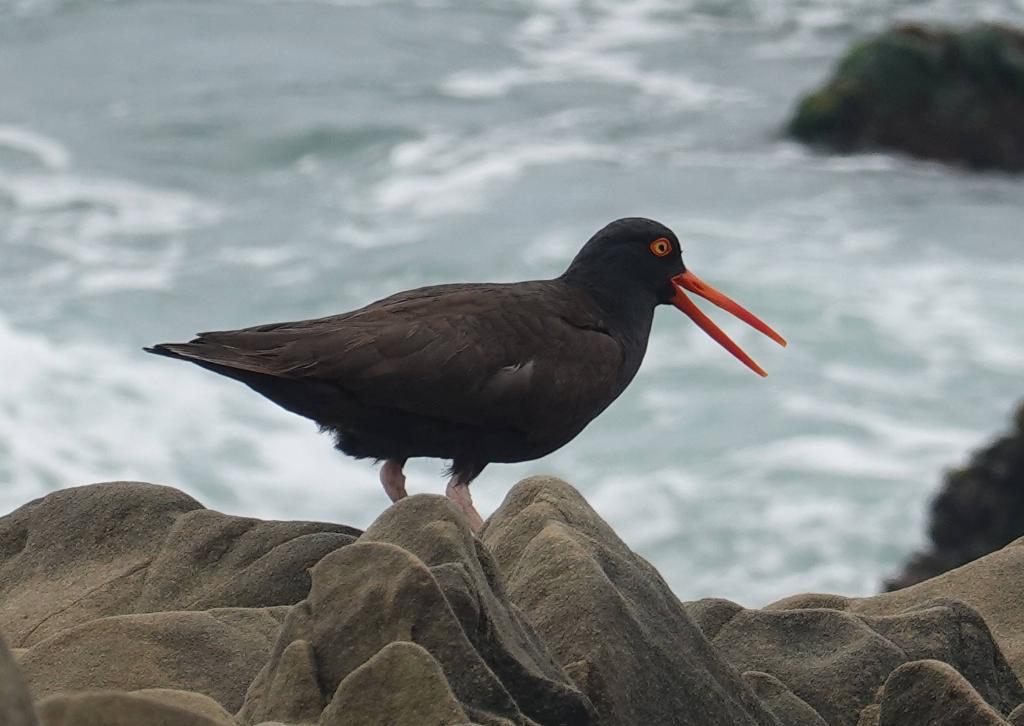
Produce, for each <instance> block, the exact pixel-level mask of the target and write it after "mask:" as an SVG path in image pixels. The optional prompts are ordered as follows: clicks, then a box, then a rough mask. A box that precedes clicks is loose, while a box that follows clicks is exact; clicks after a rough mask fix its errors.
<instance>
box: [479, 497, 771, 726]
mask: <svg viewBox="0 0 1024 726" xmlns="http://www.w3.org/2000/svg"><path fill="white" fill-rule="evenodd" d="M481 536H482V539H483V541H484V543H485V544H486V545H487V546H488V547H489V548H490V549H491V551H492V552H493V553H494V558H495V560H496V562H497V565H498V567H499V568H500V569H501V571H502V572H504V573H506V577H507V587H508V595H509V597H510V598H511V600H512V601H513V602H514V603H515V604H516V605H518V606H519V607H520V608H522V610H523V611H524V612H525V613H526V614H527V616H528V617H529V618H530V621H531V622H532V623H533V624H534V626H535V627H536V628H537V632H538V633H539V635H540V636H541V638H542V639H543V640H544V642H546V643H547V645H548V647H549V648H550V650H551V652H552V653H553V654H554V656H555V658H556V659H557V660H558V661H559V663H561V664H562V666H563V667H564V668H565V670H566V672H567V673H568V674H569V675H570V676H571V677H572V679H573V680H574V681H575V682H576V684H577V685H578V686H579V687H580V688H581V689H583V691H584V692H585V693H586V694H587V695H588V696H589V697H590V699H591V701H593V703H594V705H595V706H596V707H597V710H598V712H599V713H600V715H601V719H602V723H608V724H634V723H635V724H641V723H652V724H654V723H657V724H678V725H685V724H693V725H694V726H696V725H698V724H699V726H716V725H718V724H721V725H722V726H741V725H743V724H777V723H779V722H778V720H777V719H776V718H775V716H774V715H773V714H772V713H771V712H770V711H769V710H768V708H767V707H766V706H765V705H763V704H762V703H761V702H760V701H759V700H758V699H757V697H756V696H755V695H754V693H753V691H752V690H751V689H750V687H749V686H748V685H747V684H746V683H745V682H744V681H743V680H742V678H741V677H740V675H739V673H738V672H737V671H736V670H735V669H734V668H732V667H731V666H729V665H728V664H727V663H726V662H725V661H724V660H723V659H722V657H721V656H720V655H719V653H718V652H716V651H715V650H714V649H713V648H712V647H711V645H710V643H709V642H708V640H707V638H706V637H705V636H704V633H703V632H701V629H700V628H699V627H697V625H696V624H695V623H694V622H693V620H691V618H690V617H689V616H688V615H687V612H686V610H685V609H684V608H683V606H682V604H681V603H680V602H679V600H677V599H676V597H675V595H673V594H672V591H671V590H670V589H669V588H668V585H666V584H665V581H664V580H663V579H662V578H661V576H660V575H659V574H658V572H657V571H656V570H655V569H654V568H653V567H652V566H651V565H650V564H649V563H648V562H647V561H646V560H644V559H643V558H641V557H639V556H637V555H636V554H634V553H633V552H632V551H631V550H630V549H629V548H628V547H626V545H625V544H624V543H623V542H622V540H620V539H619V538H618V536H616V534H615V532H614V531H613V530H612V529H611V527H609V526H608V524H607V523H605V522H604V521H603V520H602V519H601V518H600V517H599V516H597V514H596V513H595V512H594V510H593V509H591V508H590V506H589V505H588V504H587V503H586V501H584V499H583V497H582V496H580V494H579V492H577V491H576V490H575V489H573V488H572V487H571V486H569V485H568V484H566V483H565V482H563V481H561V480H558V479H554V478H551V477H533V478H530V479H526V480H524V481H522V482H520V483H518V484H517V485H516V486H515V487H513V488H512V490H511V491H510V492H509V493H508V496H507V497H506V498H505V502H504V503H503V504H502V505H501V508H500V509H499V510H498V511H497V512H496V513H495V514H494V516H493V517H492V518H491V519H490V520H489V521H488V522H487V524H486V525H485V528H484V530H483V531H482V535H481Z"/></svg>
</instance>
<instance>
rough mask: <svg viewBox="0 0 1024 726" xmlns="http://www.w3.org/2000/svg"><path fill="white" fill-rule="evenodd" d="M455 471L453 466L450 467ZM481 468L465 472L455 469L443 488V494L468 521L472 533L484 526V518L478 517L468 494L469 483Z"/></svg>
mask: <svg viewBox="0 0 1024 726" xmlns="http://www.w3.org/2000/svg"><path fill="white" fill-rule="evenodd" d="M452 468H453V469H455V466H454V465H453V467H452ZM482 469H483V467H480V468H479V469H474V470H470V471H467V470H465V469H455V471H454V473H453V475H452V478H451V479H450V480H449V481H448V486H447V487H446V488H445V490H444V493H445V496H447V497H448V498H449V499H451V500H452V501H453V502H455V503H456V504H457V505H458V507H459V509H461V510H462V513H463V514H465V515H466V519H468V520H469V528H470V529H472V530H473V531H474V532H479V531H480V528H481V527H483V526H484V518H483V517H481V516H480V513H479V512H478V511H476V507H474V506H473V497H472V496H470V494H469V483H470V482H471V481H473V479H475V478H476V475H477V474H479V473H480V471H481V470H482Z"/></svg>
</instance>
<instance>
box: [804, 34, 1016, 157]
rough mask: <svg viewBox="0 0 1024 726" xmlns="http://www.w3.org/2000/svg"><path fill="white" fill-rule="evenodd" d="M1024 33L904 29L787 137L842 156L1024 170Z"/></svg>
mask: <svg viewBox="0 0 1024 726" xmlns="http://www.w3.org/2000/svg"><path fill="white" fill-rule="evenodd" d="M1022 120H1024V32H1021V31H1019V30H1015V29H1012V28H1008V27H1004V26H997V25H978V26H974V27H971V28H968V29H966V30H962V31H953V30H949V29H944V28H938V27H924V26H920V25H902V26H898V27H895V28H892V29H890V30H888V31H886V32H884V33H882V34H881V35H878V36H876V37H873V38H870V39H868V40H866V41H864V42H862V43H859V44H858V45H856V46H855V47H854V48H853V49H851V50H850V51H849V52H848V53H847V54H846V56H845V57H844V58H843V59H842V60H841V61H840V63H839V65H838V67H837V68H836V70H835V73H834V75H833V76H832V78H831V79H830V80H829V81H828V82H827V83H826V84H825V85H824V86H823V87H822V88H820V89H818V90H817V91H814V92H813V93H811V94H809V95H808V96H806V97H805V98H804V99H803V100H802V101H801V102H800V104H799V106H798V107H797V110H796V113H795V115H794V117H793V118H792V120H790V122H789V124H788V127H787V132H788V133H789V135H791V136H793V137H794V138H797V139H799V140H801V141H806V142H809V143H814V144H822V145H825V146H828V147H831V148H833V149H836V150H839V151H856V150H864V149H889V150H896V151H902V152H905V153H908V154H910V155H912V156H916V157H920V158H925V159H936V160H940V161H946V162H953V163H957V164H963V165H966V166H968V167H973V168H977V169H1002V170H1007V171H1022V170H1024V121H1022Z"/></svg>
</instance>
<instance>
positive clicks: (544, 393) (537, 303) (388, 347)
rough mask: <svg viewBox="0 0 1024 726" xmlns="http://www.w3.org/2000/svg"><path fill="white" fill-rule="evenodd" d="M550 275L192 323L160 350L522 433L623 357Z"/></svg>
mask: <svg viewBox="0 0 1024 726" xmlns="http://www.w3.org/2000/svg"><path fill="white" fill-rule="evenodd" d="M552 285H553V283H548V282H538V283H520V284H517V285H445V286H437V287H431V288H420V289H418V290H412V291H409V292H406V293H400V294H399V295H395V296H392V297H390V298H385V299H384V300H381V301H378V302H376V303H373V304H372V305H369V306H367V307H365V308H362V309H360V310H356V311H354V312H351V313H345V314H343V315H337V316H332V317H328V318H320V319H318V320H309V321H300V322H296V323H280V324H274V325H264V326H258V327H255V328H247V329H244V330H235V331H222V332H211V333H203V334H201V335H200V336H199V337H198V338H196V339H195V340H194V341H192V342H191V343H188V344H184V345H181V346H175V347H172V348H171V349H172V350H173V351H174V352H175V353H177V354H178V355H180V356H181V357H188V358H192V359H199V360H202V361H205V362H208V363H214V364H216V365H219V366H226V367H229V368H235V369H241V370H244V371H249V372H253V373H259V374H264V375H271V376H275V377H283V378H288V379H292V380H304V381H309V382H310V383H314V382H315V383H318V384H329V385H332V386H337V387H338V388H341V389H344V390H345V391H346V392H347V393H348V394H350V395H352V396H353V397H355V398H356V399H357V400H358V401H360V402H361V403H364V404H367V405H373V406H384V407H388V408H394V409H399V410H402V411H407V412H409V413H414V414H418V415H422V416H428V417H432V418H437V419H442V420H446V421H452V422H457V423H463V424H469V425H487V424H490V425H501V426H503V427H510V428H515V429H520V430H523V431H530V432H533V431H535V430H537V429H538V427H541V429H542V428H543V426H544V424H545V421H546V420H549V419H552V418H557V419H561V420H563V421H564V420H567V419H568V420H576V419H577V418H581V419H582V421H583V422H585V421H587V420H589V419H590V418H591V417H592V416H594V415H596V414H597V413H598V412H599V411H600V410H601V409H603V408H604V406H606V405H607V404H608V403H609V402H610V400H611V398H613V397H614V395H615V393H617V390H616V382H617V380H618V373H619V368H620V365H621V362H622V350H621V347H620V345H619V343H618V342H617V341H616V340H615V339H614V338H612V337H611V336H610V335H609V334H608V333H607V331H606V330H604V329H603V326H602V323H601V320H600V318H599V316H598V315H596V314H595V313H594V312H593V310H591V309H588V307H587V306H586V304H584V302H582V301H581V300H579V299H575V298H573V296H572V295H566V293H565V291H564V289H557V287H555V288H553V287H552ZM552 292H556V293H559V294H552ZM552 410H558V411H559V415H558V416H555V417H552V416H550V413H551V411H552ZM537 433H538V434H541V433H543V431H542V430H537Z"/></svg>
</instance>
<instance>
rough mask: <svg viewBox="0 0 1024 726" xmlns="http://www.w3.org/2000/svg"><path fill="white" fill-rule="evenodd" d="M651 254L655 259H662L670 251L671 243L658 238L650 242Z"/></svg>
mask: <svg viewBox="0 0 1024 726" xmlns="http://www.w3.org/2000/svg"><path fill="white" fill-rule="evenodd" d="M650 247H651V254H652V255H654V256H655V257H664V256H665V255H667V254H668V253H669V252H671V251H672V243H671V242H669V241H668V240H667V239H665V238H664V237H658V239H656V240H654V241H653V242H651V245H650Z"/></svg>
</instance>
